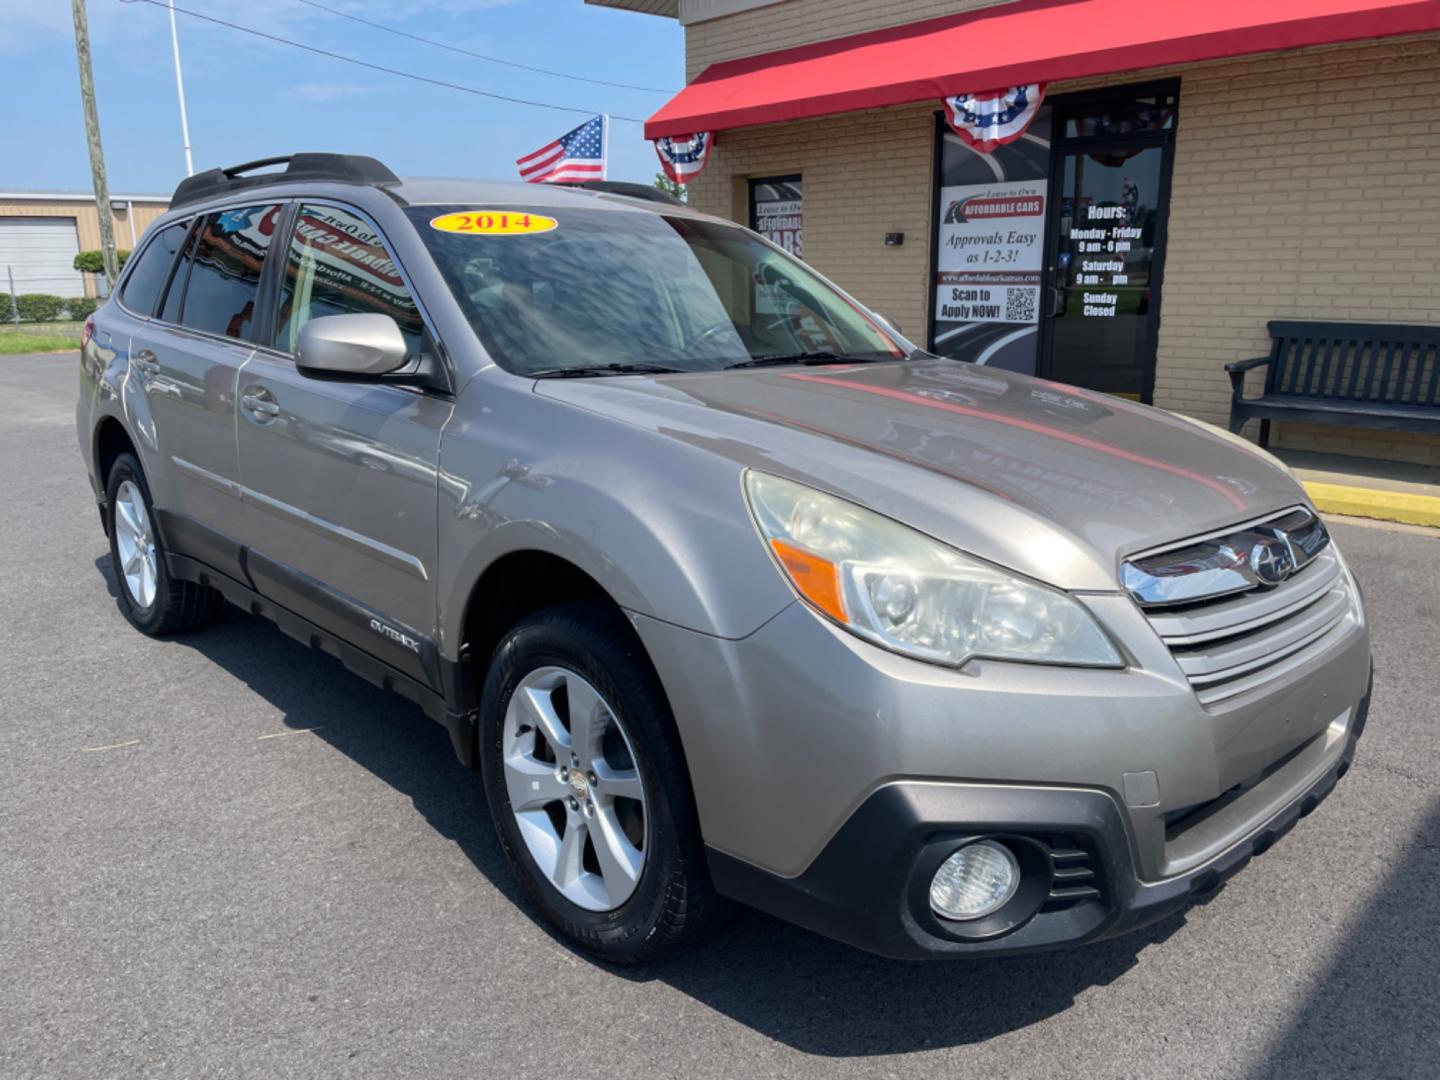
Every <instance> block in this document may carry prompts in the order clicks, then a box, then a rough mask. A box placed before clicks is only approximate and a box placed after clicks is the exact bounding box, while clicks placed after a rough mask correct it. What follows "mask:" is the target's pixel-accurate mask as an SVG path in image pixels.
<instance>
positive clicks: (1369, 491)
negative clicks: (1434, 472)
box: [1305, 481, 1440, 528]
mask: <svg viewBox="0 0 1440 1080" xmlns="http://www.w3.org/2000/svg"><path fill="white" fill-rule="evenodd" d="M1305 490H1306V491H1307V492H1308V493H1309V495H1310V499H1311V501H1312V502H1314V503H1315V509H1317V510H1319V511H1321V512H1322V513H1328V514H1348V515H1350V516H1351V517H1365V518H1379V519H1380V520H1381V521H1403V522H1405V523H1406V524H1407V525H1432V526H1435V527H1437V528H1440V498H1437V497H1436V496H1434V495H1412V494H1411V493H1409V492H1407V491H1382V490H1380V489H1378V488H1361V487H1348V486H1346V485H1344V484H1318V483H1313V482H1310V481H1306V483H1305Z"/></svg>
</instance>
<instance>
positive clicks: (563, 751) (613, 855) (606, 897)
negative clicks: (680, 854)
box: [501, 667, 649, 911]
mask: <svg viewBox="0 0 1440 1080" xmlns="http://www.w3.org/2000/svg"><path fill="white" fill-rule="evenodd" d="M502 739H503V743H502V746H501V756H502V760H503V763H504V769H505V787H506V791H507V794H508V795H509V799H510V808H511V811H512V812H513V813H514V815H515V824H516V826H517V828H518V829H519V832H520V836H521V838H522V839H523V840H524V842H525V846H526V848H527V849H528V850H529V852H530V856H531V858H532V859H534V861H535V865H536V866H537V867H538V868H539V870H540V872H541V873H542V874H543V875H544V876H545V877H546V878H547V879H548V880H549V882H550V884H551V885H553V886H554V887H555V888H556V889H557V890H558V891H559V892H560V894H561V895H562V896H564V897H565V898H566V899H567V900H569V901H571V902H572V903H574V904H576V905H577V906H579V907H582V908H585V909H587V910H589V911H613V910H614V909H615V908H618V907H620V906H621V905H622V904H624V903H625V901H626V900H628V899H629V898H630V896H631V895H632V894H633V893H634V891H635V887H636V885H638V884H639V881H640V875H641V872H642V871H643V870H644V867H645V847H646V836H647V832H648V828H649V816H648V814H647V813H646V803H645V787H644V784H643V782H642V781H641V779H640V773H639V770H638V769H637V768H636V765H635V755H634V752H633V750H632V749H631V746H630V740H629V737H628V736H627V735H626V733H625V729H624V727H623V726H622V725H621V723H620V719H619V717H618V715H617V714H616V712H615V710H614V708H612V707H611V705H610V704H609V703H608V702H607V701H606V700H605V699H604V698H603V697H602V696H601V695H600V693H599V692H598V691H597V690H596V689H595V688H594V687H593V686H592V685H591V684H590V683H589V682H588V681H586V680H585V679H584V678H583V677H581V676H580V675H578V674H577V673H575V672H573V671H570V670H568V669H566V668H562V667H542V668H537V669H536V670H534V671H532V672H530V673H529V674H528V675H526V676H525V677H524V678H523V679H522V680H521V681H520V683H519V685H518V686H516V687H515V692H514V693H513V694H512V695H511V696H510V702H509V704H508V705H507V706H506V709H505V727H504V732H503V735H502Z"/></svg>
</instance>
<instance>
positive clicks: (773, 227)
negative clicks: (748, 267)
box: [750, 176, 805, 259]
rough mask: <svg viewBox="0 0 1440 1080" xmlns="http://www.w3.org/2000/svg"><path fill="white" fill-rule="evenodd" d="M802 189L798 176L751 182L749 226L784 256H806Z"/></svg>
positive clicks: (802, 184) (799, 257) (802, 185)
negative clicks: (779, 249)
mask: <svg viewBox="0 0 1440 1080" xmlns="http://www.w3.org/2000/svg"><path fill="white" fill-rule="evenodd" d="M804 224H805V187H804V181H803V180H802V179H801V178H800V177H799V176H778V177H771V178H767V179H764V180H751V181H750V227H751V228H752V229H754V230H755V231H756V232H758V233H759V234H760V235H761V236H763V237H765V239H766V240H769V241H770V242H771V243H774V244H779V245H780V246H781V247H782V248H784V249H785V253H786V254H787V255H794V256H795V257H796V258H797V259H803V258H804V257H805V230H804Z"/></svg>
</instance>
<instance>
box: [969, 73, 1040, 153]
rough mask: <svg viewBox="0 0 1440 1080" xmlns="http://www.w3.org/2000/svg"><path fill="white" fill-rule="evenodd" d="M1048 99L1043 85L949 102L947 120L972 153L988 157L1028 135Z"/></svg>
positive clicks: (992, 92)
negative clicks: (1031, 125)
mask: <svg viewBox="0 0 1440 1080" xmlns="http://www.w3.org/2000/svg"><path fill="white" fill-rule="evenodd" d="M1044 99H1045V86H1044V84H1043V83H1030V84H1029V85H1028V86H1012V87H1011V88H1010V89H1009V90H991V91H989V92H988V93H984V94H960V95H957V96H956V97H948V98H946V99H945V119H946V121H947V122H948V123H949V125H950V127H951V129H952V130H953V131H954V132H955V134H956V135H959V136H960V138H961V139H963V140H964V141H965V144H966V145H967V146H969V147H970V148H971V149H972V150H976V151H978V152H979V153H982V154H988V153H990V152H992V151H993V150H995V149H996V148H998V147H1001V146H1005V145H1006V144H1007V143H1012V142H1014V141H1015V140H1016V139H1018V138H1020V136H1022V135H1024V134H1025V132H1026V131H1027V130H1028V129H1029V127H1030V122H1031V121H1032V120H1034V119H1035V114H1036V113H1038V112H1039V111H1040V103H1041V102H1042V101H1043V100H1044Z"/></svg>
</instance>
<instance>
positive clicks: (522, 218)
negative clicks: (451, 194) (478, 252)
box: [430, 210, 560, 236]
mask: <svg viewBox="0 0 1440 1080" xmlns="http://www.w3.org/2000/svg"><path fill="white" fill-rule="evenodd" d="M559 225H560V223H559V222H558V221H556V220H555V219H554V218H552V217H546V216H545V215H544V214H532V213H529V212H528V211H525V210H460V211H457V212H455V213H453V214H441V215H440V216H439V217H437V218H431V219H430V227H431V228H432V229H439V230H440V231H441V232H453V233H463V234H464V235H466V236H526V235H530V234H532V233H547V232H549V231H550V230H551V229H554V228H558V227H559Z"/></svg>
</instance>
